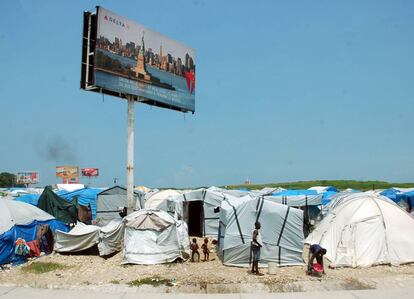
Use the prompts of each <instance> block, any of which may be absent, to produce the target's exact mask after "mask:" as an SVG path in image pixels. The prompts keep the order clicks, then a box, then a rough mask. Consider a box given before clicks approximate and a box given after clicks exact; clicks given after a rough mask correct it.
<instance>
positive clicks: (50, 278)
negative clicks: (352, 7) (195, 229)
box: [0, 248, 414, 293]
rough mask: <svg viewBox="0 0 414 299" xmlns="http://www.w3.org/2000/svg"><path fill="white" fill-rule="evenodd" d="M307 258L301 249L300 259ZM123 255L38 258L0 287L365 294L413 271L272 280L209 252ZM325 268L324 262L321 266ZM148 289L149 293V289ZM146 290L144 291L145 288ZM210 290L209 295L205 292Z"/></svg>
mask: <svg viewBox="0 0 414 299" xmlns="http://www.w3.org/2000/svg"><path fill="white" fill-rule="evenodd" d="M304 254H306V248H305V253H304ZM121 261H122V253H117V254H116V255H114V256H112V257H110V258H108V259H103V258H101V257H99V256H94V255H89V256H85V255H61V254H57V253H54V254H52V255H48V256H42V257H40V258H38V259H36V260H33V261H30V262H29V263H27V264H25V265H22V266H18V267H13V268H10V269H7V270H3V271H0V284H1V285H18V286H31V287H42V288H80V289H89V288H94V289H96V288H102V289H105V288H108V289H119V288H132V287H134V286H135V287H137V286H138V287H140V286H142V284H147V285H148V284H149V285H152V286H159V287H162V288H161V290H160V291H163V292H164V291H166V292H187V291H191V292H197V291H199V292H223V293H225V292H233V291H235V292H240V291H243V290H241V289H244V290H245V291H247V292H248V291H249V286H250V290H251V291H253V292H255V291H265V292H267V291H307V290H314V289H315V290H320V289H325V290H329V289H367V288H381V287H387V288H388V287H393V286H397V287H398V286H399V287H404V286H406V285H407V283H408V284H410V285H411V284H413V285H414V265H412V264H411V265H401V266H398V267H394V266H376V267H370V268H365V269H352V268H339V269H328V268H327V267H326V272H327V273H326V275H324V276H323V277H321V278H316V277H311V276H308V275H306V274H305V270H306V267H305V265H304V266H296V267H282V268H279V269H278V273H277V274H276V275H268V274H266V273H267V269H262V272H263V273H265V274H266V275H264V276H256V275H253V274H250V273H249V271H248V269H247V268H237V267H227V266H223V265H222V263H221V262H220V260H219V259H218V258H217V257H216V254H215V252H214V248H213V249H212V253H211V254H210V261H208V262H195V263H192V262H189V261H187V262H183V263H170V264H162V265H148V266H147V265H145V266H144V265H121ZM36 262H53V263H57V264H60V265H62V266H64V268H63V269H57V270H53V271H49V272H45V273H41V274H38V273H31V272H28V271H25V268H24V267H25V266H27V265H30V264H31V263H36ZM326 265H329V262H328V261H326ZM152 286H151V288H152ZM147 287H148V286H147ZM209 290H210V291H209Z"/></svg>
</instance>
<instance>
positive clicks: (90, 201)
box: [56, 188, 102, 220]
mask: <svg viewBox="0 0 414 299" xmlns="http://www.w3.org/2000/svg"><path fill="white" fill-rule="evenodd" d="M101 191H102V189H99V188H82V189H78V190H75V191H71V192H67V191H65V190H59V191H58V192H57V193H56V194H57V195H59V196H60V197H61V198H63V199H66V200H67V201H70V202H74V200H75V199H76V201H77V203H78V205H79V206H83V207H88V206H89V207H90V212H91V213H92V215H91V216H92V219H91V220H95V219H96V197H97V195H98V193H100V192H101Z"/></svg>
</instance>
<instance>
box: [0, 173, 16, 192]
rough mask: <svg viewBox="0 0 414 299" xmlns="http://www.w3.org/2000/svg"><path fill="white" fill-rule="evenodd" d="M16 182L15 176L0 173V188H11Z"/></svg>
mask: <svg viewBox="0 0 414 299" xmlns="http://www.w3.org/2000/svg"><path fill="white" fill-rule="evenodd" d="M15 182H16V176H15V175H14V174H12V173H8V172H2V173H0V188H9V187H13V185H14V183H15Z"/></svg>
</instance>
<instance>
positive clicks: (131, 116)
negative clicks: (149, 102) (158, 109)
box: [127, 95, 135, 211]
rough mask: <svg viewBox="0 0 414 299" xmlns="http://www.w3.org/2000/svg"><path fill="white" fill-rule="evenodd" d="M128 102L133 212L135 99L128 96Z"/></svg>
mask: <svg viewBox="0 0 414 299" xmlns="http://www.w3.org/2000/svg"><path fill="white" fill-rule="evenodd" d="M127 100H128V141H127V144H128V150H127V199H128V211H131V210H132V209H133V208H134V207H133V200H134V126H135V113H134V97H133V96H132V95H127Z"/></svg>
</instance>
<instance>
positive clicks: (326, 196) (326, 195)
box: [322, 191, 338, 205]
mask: <svg viewBox="0 0 414 299" xmlns="http://www.w3.org/2000/svg"><path fill="white" fill-rule="evenodd" d="M337 193H338V192H336V191H326V192H323V193H322V205H326V204H328V203H329V202H330V201H331V200H332V196H334V195H335V194H337Z"/></svg>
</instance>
